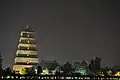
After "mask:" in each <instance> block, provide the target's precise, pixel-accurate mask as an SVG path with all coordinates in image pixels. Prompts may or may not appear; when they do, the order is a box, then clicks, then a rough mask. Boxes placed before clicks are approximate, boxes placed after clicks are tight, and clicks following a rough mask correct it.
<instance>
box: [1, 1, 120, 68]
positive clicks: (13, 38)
mask: <svg viewBox="0 0 120 80" xmlns="http://www.w3.org/2000/svg"><path fill="white" fill-rule="evenodd" d="M118 1H119V0H118ZM26 24H28V25H29V27H31V28H33V29H34V30H35V31H36V38H37V49H38V52H39V58H40V59H43V60H57V61H58V62H60V63H64V62H66V61H69V62H74V61H78V60H80V61H82V60H88V61H90V60H91V59H92V58H94V57H96V56H100V57H101V58H102V62H101V64H102V66H103V67H104V66H110V67H111V66H114V65H120V63H119V61H120V28H119V27H120V7H119V3H118V2H117V0H116V2H115V0H113V1H112V2H111V0H108V1H107V0H106V2H105V1H104V0H101V1H100V0H60V1H59V0H55V1H53V0H48V1H47V0H0V52H1V53H2V57H3V68H4V67H6V66H12V64H13V62H14V57H15V53H16V50H17V45H18V40H19V37H20V31H21V29H22V28H24V25H26Z"/></svg>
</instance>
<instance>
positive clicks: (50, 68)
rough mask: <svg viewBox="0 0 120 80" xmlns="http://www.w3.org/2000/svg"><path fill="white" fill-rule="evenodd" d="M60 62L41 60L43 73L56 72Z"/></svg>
mask: <svg viewBox="0 0 120 80" xmlns="http://www.w3.org/2000/svg"><path fill="white" fill-rule="evenodd" d="M58 65H59V64H58V63H57V62H56V61H43V60H42V61H41V62H40V66H41V67H42V70H43V71H42V72H43V73H42V74H43V75H44V74H55V73H54V72H55V69H56V68H57V67H58Z"/></svg>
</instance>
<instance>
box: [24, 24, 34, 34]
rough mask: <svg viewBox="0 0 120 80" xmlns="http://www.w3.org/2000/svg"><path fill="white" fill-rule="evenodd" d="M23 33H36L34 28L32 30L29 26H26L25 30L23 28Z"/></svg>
mask: <svg viewBox="0 0 120 80" xmlns="http://www.w3.org/2000/svg"><path fill="white" fill-rule="evenodd" d="M22 31H26V32H34V30H33V29H32V28H30V27H29V26H28V25H25V28H23V29H22Z"/></svg>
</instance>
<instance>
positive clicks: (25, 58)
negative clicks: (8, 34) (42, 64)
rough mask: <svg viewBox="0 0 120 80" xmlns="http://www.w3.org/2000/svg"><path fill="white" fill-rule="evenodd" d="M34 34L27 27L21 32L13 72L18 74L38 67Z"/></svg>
mask: <svg viewBox="0 0 120 80" xmlns="http://www.w3.org/2000/svg"><path fill="white" fill-rule="evenodd" d="M34 34H35V32H34V31H33V30H32V29H31V28H29V27H28V25H26V26H25V28H24V29H23V30H22V31H21V34H20V39H19V44H18V49H17V52H16V57H15V63H14V65H13V71H16V72H19V73H20V72H21V70H23V69H26V68H31V67H33V66H36V65H38V63H39V58H38V52H37V49H36V39H35V37H34Z"/></svg>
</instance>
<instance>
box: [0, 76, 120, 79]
mask: <svg viewBox="0 0 120 80" xmlns="http://www.w3.org/2000/svg"><path fill="white" fill-rule="evenodd" d="M1 79H68V80H69V79H74V80H75V79H77V80H91V77H59V76H58V77H55V76H54V77H53V76H51V77H40V76H21V77H19V76H6V77H5V76H1ZM96 79H106V80H113V79H117V80H118V79H120V78H114V77H113V78H112V77H110V78H109V77H108V78H100V77H93V80H96Z"/></svg>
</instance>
